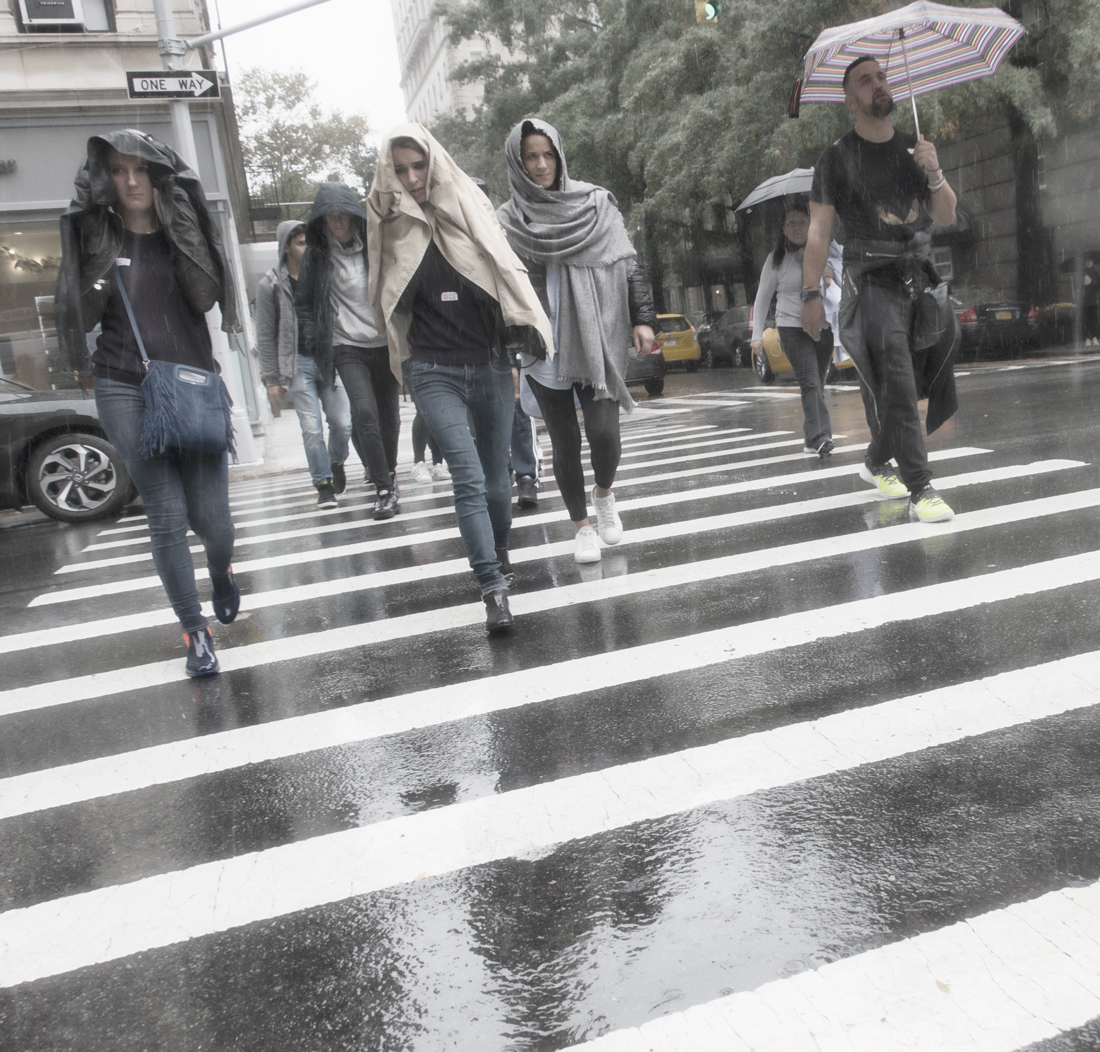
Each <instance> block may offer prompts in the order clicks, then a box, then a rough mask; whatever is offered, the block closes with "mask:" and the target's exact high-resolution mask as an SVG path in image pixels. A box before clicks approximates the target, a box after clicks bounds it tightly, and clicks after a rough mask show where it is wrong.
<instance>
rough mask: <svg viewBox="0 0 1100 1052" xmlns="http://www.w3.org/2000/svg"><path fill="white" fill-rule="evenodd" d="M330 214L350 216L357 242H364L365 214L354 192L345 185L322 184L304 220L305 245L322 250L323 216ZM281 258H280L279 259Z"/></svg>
mask: <svg viewBox="0 0 1100 1052" xmlns="http://www.w3.org/2000/svg"><path fill="white" fill-rule="evenodd" d="M332 212H345V213H346V214H347V215H349V216H351V217H352V218H351V223H352V226H353V227H354V229H355V231H356V233H358V235H359V240H360V241H364V242H365V240H366V230H367V213H366V212H364V211H363V206H362V204H361V203H360V202H359V198H358V197H357V196H356V195H355V191H354V190H353V189H352V188H351V187H350V186H348V184H347V183H322V184H321V187H320V189H319V190H318V191H317V196H316V197H315V198H314V199H313V207H312V208H311V209H310V210H309V219H307V220H306V244H307V245H312V246H313V247H314V248H324V247H326V245H327V241H328V232H327V230H326V228H325V216H327V215H329V214H330V213H332ZM280 258H281V257H280Z"/></svg>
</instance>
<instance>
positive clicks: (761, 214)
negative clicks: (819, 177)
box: [736, 168, 814, 223]
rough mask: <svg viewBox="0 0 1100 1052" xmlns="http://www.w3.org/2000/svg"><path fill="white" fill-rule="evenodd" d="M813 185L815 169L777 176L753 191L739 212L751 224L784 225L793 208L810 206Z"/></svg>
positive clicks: (766, 180) (738, 208) (793, 169)
mask: <svg viewBox="0 0 1100 1052" xmlns="http://www.w3.org/2000/svg"><path fill="white" fill-rule="evenodd" d="M813 181H814V170H813V169H812V168H792V169H791V171H789V172H785V173H784V174H783V175H773V176H772V177H771V178H770V179H765V180H764V181H763V182H762V183H761V184H760V185H759V186H758V187H757V188H756V189H755V190H753V191H752V193H750V194H749V195H748V197H746V198H745V200H744V201H742V202H741V203H740V204H739V205H738V206H737V208H736V211H737V212H738V213H740V215H741V216H742V218H743V219H746V220H748V221H750V222H753V221H761V222H765V223H767V222H771V221H774V222H780V221H782V219H783V213H784V212H785V211H786V209H787V208H788V207H789V206H790V205H792V204H800V205H803V206H805V205H806V203H807V201H808V200H809V195H810V186H811V185H812V184H813Z"/></svg>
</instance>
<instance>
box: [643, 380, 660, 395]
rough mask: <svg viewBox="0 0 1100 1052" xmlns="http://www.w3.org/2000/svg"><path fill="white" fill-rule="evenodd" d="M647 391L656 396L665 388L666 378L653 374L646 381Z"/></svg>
mask: <svg viewBox="0 0 1100 1052" xmlns="http://www.w3.org/2000/svg"><path fill="white" fill-rule="evenodd" d="M645 389H646V391H647V392H648V393H649V394H651V395H653V396H654V397H656V396H657V395H659V394H660V393H661V392H662V391H663V390H664V389H665V378H664V377H663V376H651V377H650V378H649V379H648V380H646V382H645Z"/></svg>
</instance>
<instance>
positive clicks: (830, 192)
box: [810, 129, 932, 277]
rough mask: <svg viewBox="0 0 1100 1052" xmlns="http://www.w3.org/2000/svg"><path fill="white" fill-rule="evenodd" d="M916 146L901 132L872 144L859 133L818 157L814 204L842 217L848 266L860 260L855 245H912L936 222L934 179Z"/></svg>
mask: <svg viewBox="0 0 1100 1052" xmlns="http://www.w3.org/2000/svg"><path fill="white" fill-rule="evenodd" d="M916 143H917V137H916V136H915V135H908V134H906V133H904V132H900V131H896V130H895V132H894V137H893V138H892V139H890V140H889V141H888V142H871V141H869V140H868V139H864V138H862V137H861V136H860V135H858V134H856V131H855V129H853V130H852V131H850V132H848V134H847V135H845V136H843V137H842V138H840V139H837V141H836V142H834V143H833V144H832V146H830V147H828V148H827V149H826V150H825V151H824V152H823V153H822V154H821V157H820V158H819V159H818V162H817V165H816V166H815V167H814V181H813V186H812V188H811V189H810V200H811V201H816V202H817V203H818V204H825V205H832V206H833V207H834V208H835V209H836V211H837V215H839V216H840V221H841V222H842V223H843V224H844V245H845V253H844V259H845V262H850V261H852V260H854V258H856V257H854V256H852V255H850V254H849V252H848V249H847V246H848V245H849V244H850V243H851V242H853V241H897V242H904V241H909V240H910V239H911V238H912V237H913V235H914V234H915V233H916V232H917V231H918V230H923V229H924V228H925V227H927V226H928V225H929V224H930V223H931V221H932V220H931V217H930V216H929V214H928V209H927V208H926V207H925V205H926V204H927V202H928V200H929V193H928V176H927V175H926V174H925V172H924V170H923V169H922V168H921V166H920V165H919V164H917V162H916V161H914V160H913V155H912V154H911V153H910V152H909V151H910V150H911V149H912V148H913V147H914V146H915V145H916ZM889 269H890V270H893V271H894V273H895V274H896V270H895V268H892V267H891V268H889ZM874 274H878V272H877V271H872V272H871V273H870V274H869V275H868V277H871V275H874ZM880 276H885V275H880Z"/></svg>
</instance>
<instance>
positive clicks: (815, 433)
mask: <svg viewBox="0 0 1100 1052" xmlns="http://www.w3.org/2000/svg"><path fill="white" fill-rule="evenodd" d="M779 339H780V342H781V343H782V344H783V353H784V354H785V355H786V356H787V361H788V362H790V363H791V368H792V369H793V370H794V375H795V376H796V377H798V388H799V390H800V391H801V392H802V431H803V434H804V436H805V439H806V445H808V446H810V447H812V448H813V449H817V447H818V446H819V445H821V443H822V442H823V441H824V440H825V439H826V438H832V437H833V425H832V424H831V423H830V421H829V409H828V406H826V405H825V377H826V376H828V374H829V363H830V362H831V361H832V360H833V333H832V330H831V329H822V330H821V339H820V340H818V341H817V342H816V343H815V342H814V341H813V340H811V339H810V337H809V336H808V335H807V334H806V333H805V332H803V331H802V329H796V328H793V327H788V326H786V325H784V326H782V327H781V328H780V330H779Z"/></svg>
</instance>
